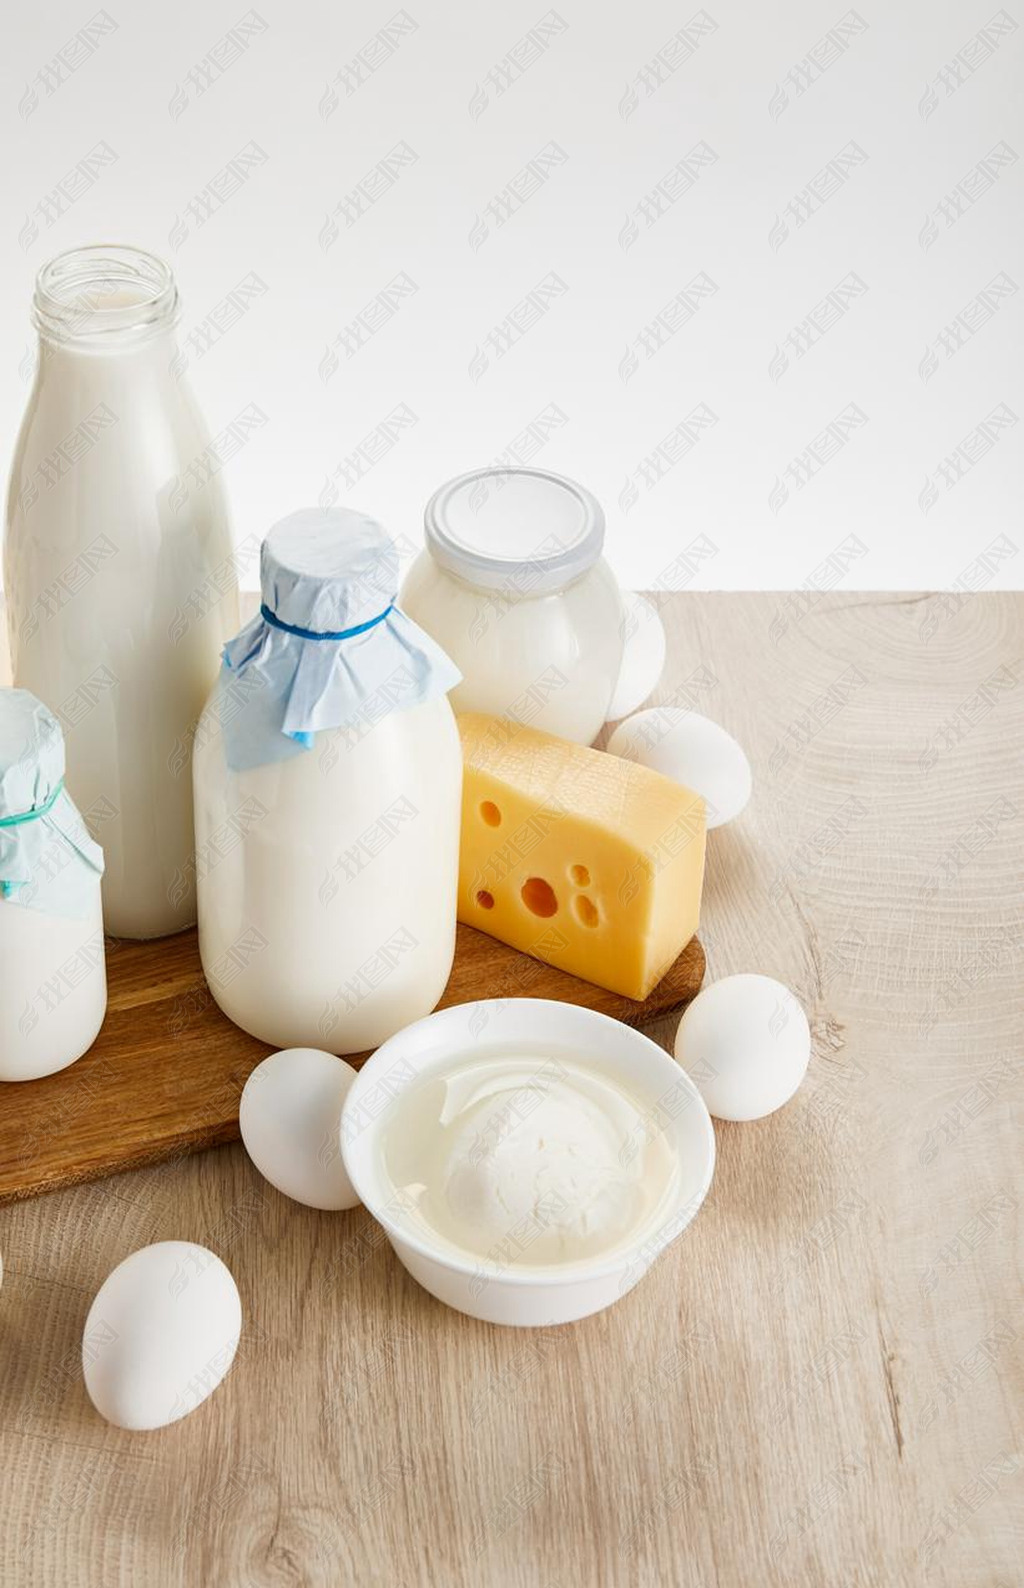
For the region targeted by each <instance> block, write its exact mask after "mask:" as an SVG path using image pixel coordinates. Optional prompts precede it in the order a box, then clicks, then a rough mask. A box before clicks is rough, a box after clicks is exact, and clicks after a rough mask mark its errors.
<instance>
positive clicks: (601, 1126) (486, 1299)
mask: <svg viewBox="0 0 1024 1588" xmlns="http://www.w3.org/2000/svg"><path fill="white" fill-rule="evenodd" d="M341 1150H342V1155H343V1158H344V1162H345V1168H346V1170H347V1172H348V1175H349V1178H350V1180H351V1181H352V1185H353V1188H354V1190H355V1192H356V1193H357V1194H358V1196H359V1198H360V1200H361V1201H362V1202H363V1203H364V1204H365V1205H366V1207H367V1208H368V1209H369V1211H370V1213H371V1214H372V1215H373V1217H374V1218H375V1219H376V1220H377V1221H378V1222H379V1223H380V1224H381V1225H382V1226H383V1228H384V1230H385V1232H386V1234H387V1236H388V1239H389V1240H390V1242H391V1245H392V1247H393V1248H394V1250H395V1252H396V1254H397V1256H398V1258H399V1260H400V1261H401V1262H402V1263H403V1264H404V1266H405V1267H406V1268H407V1269H408V1271H409V1272H410V1273H411V1274H412V1276H413V1278H414V1279H416V1280H418V1281H419V1283H420V1284H421V1285H423V1286H424V1288H425V1289H426V1290H428V1291H430V1293H431V1294H432V1295H434V1296H436V1297H438V1298H439V1300H441V1301H443V1302H446V1303H447V1305H448V1306H451V1307H455V1308H456V1309H457V1310H458V1311H460V1312H465V1313H468V1314H469V1315H470V1316H471V1317H474V1318H482V1319H484V1320H486V1321H488V1322H491V1323H504V1324H517V1325H549V1324H553V1323H568V1322H570V1321H572V1320H573V1319H576V1318H583V1317H586V1316H587V1315H588V1314H590V1313H593V1312H599V1311H601V1310H602V1309H603V1308H604V1307H607V1306H609V1305H611V1303H612V1302H614V1301H617V1300H618V1299H619V1297H620V1296H623V1295H625V1294H626V1292H627V1291H628V1290H631V1289H632V1287H633V1286H634V1285H635V1284H636V1283H637V1281H638V1280H639V1279H641V1278H642V1277H643V1275H644V1274H645V1273H646V1271H647V1269H648V1268H649V1267H650V1265H651V1263H652V1262H653V1261H654V1259H655V1258H656V1257H657V1256H658V1255H659V1254H660V1253H661V1252H662V1251H663V1250H664V1248H665V1247H666V1246H667V1245H668V1244H669V1242H670V1241H672V1240H674V1239H675V1237H676V1236H677V1235H679V1234H681V1232H682V1231H683V1230H684V1229H685V1228H686V1225H687V1224H688V1223H689V1222H690V1220H691V1219H692V1218H693V1216H694V1214H695V1213H696V1212H697V1210H698V1209H699V1207H700V1205H701V1203H702V1202H703V1200H704V1197H705V1196H706V1194H707V1191H708V1187H709V1186H710V1184H711V1177H712V1173H713V1170H714V1160H715V1141H714V1131H713V1127H712V1124H711V1119H710V1116H709V1115H708V1111H707V1109H706V1107H705V1105H704V1103H703V1101H702V1099H701V1096H700V1094H699V1092H698V1090H697V1088H696V1087H695V1086H694V1084H693V1082H692V1081H691V1080H690V1078H689V1076H688V1075H687V1074H686V1072H685V1071H684V1070H683V1069H682V1068H681V1067H680V1066H679V1065H678V1064H676V1063H675V1061H674V1060H673V1059H672V1058H670V1057H669V1055H668V1054H666V1053H665V1052H664V1051H663V1050H662V1049H661V1048H659V1047H658V1046H657V1044H656V1043H654V1042H652V1041H651V1040H650V1038H648V1037H645V1036H643V1035H642V1033H640V1032H638V1031H635V1030H633V1029H632V1028H631V1027H629V1026H625V1025H623V1024H622V1023H621V1022H620V1021H618V1020H613V1019H610V1018H609V1017H608V1016H607V1015H603V1014H599V1013H597V1011H595V1010H593V1009H586V1008H581V1007H578V1006H577V1005H574V1004H563V1003H558V1002H555V1001H549V1000H546V999H540V998H513V999H493V1000H487V999H485V1000H482V1001H480V1002H476V1003H469V1004H459V1005H455V1006H454V1007H452V1008H449V1009H444V1010H439V1011H437V1012H435V1013H434V1014H432V1015H428V1016H427V1017H426V1018H425V1019H423V1020H418V1021H416V1023H415V1024H413V1025H411V1026H408V1027H406V1029H405V1030H404V1031H401V1032H399V1033H398V1034H397V1035H396V1036H394V1037H392V1038H391V1039H390V1040H389V1041H388V1042H385V1043H384V1045H383V1046H382V1047H380V1048H378V1049H377V1051H376V1053H375V1054H374V1055H373V1057H372V1058H370V1059H369V1060H368V1061H367V1062H366V1064H365V1065H364V1066H363V1068H362V1070H361V1071H360V1072H359V1075H358V1078H357V1079H356V1081H355V1082H354V1083H353V1085H352V1087H351V1089H350V1091H349V1093H348V1096H347V1098H346V1100H345V1106H344V1108H343V1110H342V1116H341Z"/></svg>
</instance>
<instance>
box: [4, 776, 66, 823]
mask: <svg viewBox="0 0 1024 1588" xmlns="http://www.w3.org/2000/svg"><path fill="white" fill-rule="evenodd" d="M63 791H64V779H63V778H61V780H60V782H59V783H58V784H57V787H56V788H55V789H54V790H53V793H52V794H51V795H50V796H49V798H48V799H46V800H44V801H43V803H42V805H37V806H36V807H35V809H34V810H30V811H18V813H17V815H15V816H0V827H20V826H21V824H22V822H35V821H38V820H39V818H40V816H48V815H49V813H50V811H52V810H53V807H54V806H55V805H56V803H57V801H58V800H59V799H60V796H61V794H62V793H63Z"/></svg>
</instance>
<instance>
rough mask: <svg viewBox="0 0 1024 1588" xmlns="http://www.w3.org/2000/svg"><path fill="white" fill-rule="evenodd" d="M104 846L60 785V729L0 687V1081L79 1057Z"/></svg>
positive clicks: (97, 978)
mask: <svg viewBox="0 0 1024 1588" xmlns="http://www.w3.org/2000/svg"><path fill="white" fill-rule="evenodd" d="M102 876H103V851H102V850H101V849H100V847H99V845H98V844H97V843H95V842H94V841H93V839H92V838H91V837H90V836H89V833H88V830H87V828H86V826H85V823H84V821H83V820H82V817H81V815H80V813H79V811H78V809H77V807H76V806H75V803H74V801H73V800H72V798H71V796H70V794H69V793H68V791H67V789H66V788H65V787H64V737H63V734H62V732H61V727H60V723H59V722H58V721H57V719H56V717H55V716H54V715H53V713H52V712H51V711H49V710H48V709H47V707H46V706H44V705H43V704H42V702H41V701H39V700H37V699H36V697H35V696H34V695H33V694H30V693H29V691H28V690H27V689H0V1081H31V1080H37V1079H38V1078H39V1077H40V1076H43V1075H52V1074H53V1073H54V1072H55V1071H56V1070H63V1069H65V1068H66V1067H67V1066H68V1065H69V1064H73V1063H74V1062H75V1060H76V1059H80V1058H81V1057H82V1055H83V1053H85V1052H86V1051H87V1049H88V1048H90V1047H91V1046H92V1044H93V1042H94V1041H95V1039H96V1036H97V1034H98V1032H99V1029H100V1026H101V1025H102V1024H103V1017H104V1015H105V1013H106V1008H107V976H106V959H105V954H104V945H103V906H102V903H101V899H100V879H101V877H102Z"/></svg>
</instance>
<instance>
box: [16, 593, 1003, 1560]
mask: <svg viewBox="0 0 1024 1588" xmlns="http://www.w3.org/2000/svg"><path fill="white" fill-rule="evenodd" d="M657 599H658V602H659V605H660V606H661V609H662V611H663V614H664V617H665V620H666V624H667V626H668V628H669V631H670V662H669V668H668V671H667V673H666V677H665V679H664V682H663V685H662V688H661V690H660V692H659V696H658V698H659V699H661V700H666V701H671V700H676V701H679V702H682V703H685V704H690V705H693V706H695V707H696V709H698V710H700V711H704V712H706V713H707V714H708V715H710V716H712V717H714V718H715V719H717V720H718V721H720V722H721V723H723V724H724V725H725V726H726V727H727V728H729V729H730V730H732V731H733V732H734V733H735V734H736V735H737V737H738V738H739V739H740V741H741V742H742V743H743V744H744V745H745V746H746V748H747V750H748V752H749V754H750V757H751V760H752V763H753V767H754V795H753V799H752V801H751V804H750V806H749V807H748V809H747V811H746V812H745V813H744V815H743V816H742V818H740V820H738V821H737V822H736V823H735V824H734V825H733V826H731V827H729V828H726V829H725V830H723V831H721V832H716V833H714V834H712V836H711V840H710V843H709V861H708V873H707V887H706V893H705V906H704V920H703V925H702V937H703V940H704V944H705V947H706V949H707V954H708V977H709V979H713V978H715V977H718V976H723V975H728V974H729V973H731V972H734V971H740V970H756V971H763V972H766V973H767V974H769V975H773V976H777V977H779V978H780V979H781V980H783V981H785V982H786V983H788V984H789V985H790V986H791V987H792V988H793V989H794V990H795V991H796V992H797V994H798V995H799V996H800V997H801V999H802V1000H803V1002H804V1004H805V1007H806V1009H807V1013H808V1016H809V1018H810V1021H811V1027H812V1032H813V1040H814V1051H813V1057H812V1061H811V1068H810V1072H809V1074H808V1078H807V1081H806V1083H805V1085H804V1087H803V1089H802V1091H801V1092H800V1093H799V1094H798V1095H797V1097H796V1099H795V1100H794V1101H793V1102H792V1103H791V1104H790V1105H789V1106H788V1107H787V1108H785V1109H784V1110H782V1111H781V1112H780V1113H778V1114H776V1115H775V1116H774V1117H772V1118H770V1119H768V1120H765V1121H762V1122H760V1123H757V1124H751V1125H722V1126H719V1127H718V1147H719V1160H718V1169H717V1174H716V1177H715V1182H714V1185H713V1187H712V1190H711V1194H710V1197H709V1200H708V1202H707V1204H706V1206H705V1208H704V1210H703V1211H702V1212H701V1214H700V1215H699V1217H698V1218H697V1220H696V1221H695V1223H694V1224H693V1226H692V1227H691V1228H690V1230H689V1231H688V1232H687V1233H686V1234H685V1235H684V1236H683V1237H682V1239H681V1240H679V1241H678V1242H677V1243H675V1244H674V1245H673V1246H672V1247H671V1248H670V1249H669V1251H668V1252H667V1253H666V1254H665V1255H664V1256H663V1257H662V1258H661V1260H660V1261H659V1262H658V1264H657V1265H656V1266H655V1268H654V1269H653V1270H652V1271H651V1273H650V1274H649V1275H648V1276H647V1277H646V1278H645V1279H644V1280H643V1282H642V1283H641V1284H640V1285H639V1286H638V1287H637V1288H636V1289H635V1290H634V1291H632V1292H631V1293H630V1294H629V1295H628V1296H627V1297H626V1298H625V1299H624V1300H622V1301H621V1302H619V1303H618V1305H617V1306H615V1307H614V1308H613V1309H612V1310H611V1311H609V1312H607V1313H605V1314H603V1315H601V1316H598V1317H595V1318H590V1319H587V1320H585V1321H583V1322H581V1323H577V1324H573V1325H570V1326H568V1327H564V1328H560V1329H551V1330H546V1331H539V1332H525V1331H522V1332H521V1331H515V1330H502V1329H497V1328H493V1327H490V1326H488V1325H486V1324H482V1323H476V1322H474V1321H471V1320H470V1319H468V1318H463V1317H461V1316H460V1315H458V1314H456V1313H454V1312H451V1311H448V1310H447V1309H445V1308H444V1307H443V1306H442V1305H441V1304H440V1303H438V1302H436V1301H434V1300H432V1299H431V1298H430V1297H429V1296H427V1295H426V1294H425V1293H424V1292H423V1291H421V1290H419V1289H418V1288H417V1287H416V1285H415V1284H414V1282H413V1281H412V1280H411V1279H410V1278H409V1277H408V1276H407V1275H406V1273H405V1271H404V1270H403V1269H402V1268H400V1267H399V1265H398V1262H397V1261H396V1260H395V1258H394V1257H393V1256H392V1254H391V1252H390V1249H389V1248H388V1247H387V1246H386V1245H384V1244H382V1242H381V1241H380V1239H379V1238H378V1237H377V1235H376V1233H375V1226H374V1225H373V1224H372V1223H371V1221H370V1220H369V1218H368V1216H367V1215H366V1214H364V1213H363V1212H362V1211H361V1210H358V1211H356V1212H353V1213H347V1214H334V1215H330V1214H323V1213H315V1212H311V1211H307V1210H306V1209H304V1208H301V1207H298V1206H297V1205H295V1204H294V1203H291V1202H288V1201H286V1200H285V1199H284V1198H283V1197H281V1196H279V1195H278V1194H277V1193H276V1192H275V1191H273V1190H272V1189H271V1188H270V1187H269V1186H268V1185H266V1183H265V1182H263V1181H261V1179H260V1178H259V1176H258V1175H257V1173H256V1171H255V1170H254V1169H253V1167H252V1165H251V1164H250V1163H249V1161H248V1159H247V1158H246V1156H245V1154H244V1152H243V1151H242V1149H241V1148H240V1147H238V1146H233V1147H225V1148H220V1149H217V1150H214V1151H210V1152H207V1153H205V1154H202V1155H200V1156H198V1157H194V1158H188V1159H183V1160H182V1161H180V1162H177V1163H173V1164H170V1165H165V1166H164V1167H161V1168H159V1169H154V1170H150V1171H145V1172H138V1173H133V1174H125V1175H122V1176H119V1177H117V1178H113V1179H110V1180H107V1181H103V1182H100V1183H97V1184H94V1185H89V1186H84V1187H81V1188H77V1189H75V1190H72V1191H68V1192H62V1193H59V1194H55V1195H52V1196H49V1197H43V1198H41V1199H38V1200H36V1201H32V1202H27V1203H23V1204H20V1205H17V1206H14V1207H11V1208H7V1209H4V1210H3V1213H2V1215H0V1251H2V1253H3V1257H4V1261H5V1264H6V1272H5V1276H4V1283H3V1289H2V1291H0V1350H2V1353H3V1371H2V1379H0V1470H2V1471H3V1474H4V1498H3V1506H2V1512H0V1516H2V1519H0V1582H2V1583H3V1584H4V1585H7V1584H12V1585H17V1588H23V1585H35V1584H46V1585H50V1584H53V1585H61V1588H64V1585H70V1588H94V1585H95V1588H113V1585H121V1584H125V1585H130V1588H150V1585H159V1588H163V1585H164V1584H167V1585H177V1584H188V1585H193V1584H196V1585H202V1588H207V1585H216V1588H235V1585H238V1588H243V1585H245V1588H254V1585H264V1584H266V1585H271V1584H274V1585H277V1584H330V1585H332V1588H334V1585H339V1584H349V1583H351V1584H358V1585H363V1584H371V1583H374V1584H375V1583H380V1584H388V1585H391V1588H400V1585H405V1588H412V1585H420V1584H422V1585H429V1588H447V1585H456V1588H460V1585H463V1584H465V1585H473V1588H476V1585H478V1584H486V1585H496V1588H505V1585H508V1588H519V1585H522V1588H527V1585H529V1588H559V1585H562V1588H569V1585H573V1588H577V1585H580V1588H591V1585H603V1584H620V1583H621V1584H629V1585H634V1584H648V1583H649V1584H657V1585H659V1588H660V1585H662V1584H665V1585H672V1588H676V1585H678V1588H713V1585H714V1588H762V1585H769V1588H770V1585H773V1584H780V1585H786V1588H804V1585H806V1588H898V1585H900V1584H904V1583H907V1584H918V1583H922V1584H925V1583H927V1584H933V1583H934V1584H940V1585H945V1584H948V1585H949V1588H1015V1585H1019V1584H1020V1583H1021V1582H1022V1581H1024V1558H1022V1557H1024V1546H1022V1538H1024V1533H1022V1523H1024V1477H1022V1468H1024V1428H1022V1423H1024V1417H1022V1407H1021V1383H1022V1371H1021V1355H1022V1353H1021V1337H1022V1335H1024V1321H1022V1317H1021V1309H1020V1293H1021V1292H1020V1281H1021V1263H1020V1246H1019V1232H1020V1225H1021V1218H1020V1202H1021V1199H1022V1196H1024V1193H1022V1190H1021V1183H1020V1182H1021V1176H1020V1167H1019V1166H1020V1145H1019V1138H1018V1139H1017V1140H1016V1141H1015V1138H1014V1133H1013V1131H1012V1126H1011V1107H1012V1102H1013V1099H1014V1094H1015V1093H1017V1095H1018V1096H1019V1090H1020V1089H1019V1081H1018V1075H1019V1069H1020V1052H1021V1036H1022V1032H1024V997H1022V993H1021V965H1022V959H1024V955H1022V945H1024V912H1022V880H1024V687H1022V672H1024V661H1022V654H1024V597H1021V596H1017V595H983V596H976V597H970V598H963V597H961V598H956V599H954V598H950V597H941V596H932V597H926V596H912V595H888V596H887V595H856V594H847V593H844V594H841V595H831V596H824V597H808V596H806V595H805V596H778V595H771V594H760V595H706V594H680V595H673V596H659V597H658V598H657ZM485 991H486V989H481V992H485ZM654 1034H655V1035H657V1036H658V1037H659V1038H661V1039H662V1040H664V1041H665V1042H666V1043H667V1042H668V1041H669V1040H670V1038H671V1036H672V1030H671V1026H670V1025H669V1026H668V1028H667V1029H664V1028H663V1029H661V1030H657V1031H656V1032H655V1033H654ZM3 1106H4V1100H3V1097H2V1095H0V1107H3ZM171 1237H181V1238H185V1239H189V1240H196V1241H200V1242H203V1243H205V1244H207V1245H210V1246H212V1247H214V1248H215V1249H216V1250H217V1251H218V1252H219V1253H220V1255H221V1256H222V1257H224V1258H225V1259H226V1261H227V1262H228V1264H229V1266H230V1267H231V1269H232V1271H233V1272H234V1274H235V1276H236V1278H237V1281H238V1285H239V1288H240V1291H241V1295H242V1303H243V1308H244V1314H245V1320H246V1321H245V1326H244V1330H243V1340H242V1345H241V1347H240V1350H239V1355H238V1358H237V1360H236V1363H235V1366H234V1367H233V1369H232V1371H231V1374H230V1376H229V1378H228V1379H227V1381H226V1382H225V1384H224V1385H223V1386H222V1387H221V1388H220V1389H219V1390H218V1391H217V1392H216V1394H215V1395H214V1396H213V1397H212V1399H211V1400H209V1401H208V1402H207V1403H206V1404H205V1405H204V1406H203V1407H201V1408H200V1409H199V1410H198V1411H197V1412H196V1413H195V1414H194V1415H192V1416H190V1417H188V1418H186V1419H185V1420H184V1421H182V1422H180V1423H178V1424H176V1425H175V1426H173V1427H171V1428H169V1429H166V1430H163V1431H162V1432H159V1433H151V1434H127V1433H123V1432H121V1431H119V1430H118V1429H115V1428H111V1427H108V1426H107V1425H106V1424H105V1423H103V1422H102V1421H101V1420H100V1418H99V1417H98V1416H97V1415H96V1414H95V1413H94V1412H93V1410H92V1408H91V1406H90V1403H89V1401H88V1399H87V1397H86V1393H85V1389H84V1387H83V1383H82V1375H81V1368H80V1342H81V1334H82V1326H83V1322H84V1319H85V1315H86V1312H87V1310H88V1307H89V1304H90V1302H91V1300H92V1297H93V1295H94V1294H95V1292H96V1290H97V1288H98V1286H99V1284H100V1283H101V1281H102V1280H103V1278H104V1277H105V1276H106V1274H107V1273H108V1272H109V1270H110V1269H111V1268H112V1267H113V1266H114V1264H115V1263H117V1262H118V1261H119V1260H120V1259H121V1258H122V1257H124V1256H126V1255H127V1254H128V1253H129V1252H131V1251H133V1250H134V1249H135V1248H136V1247H139V1246H142V1245H144V1244H146V1243H147V1242H149V1241H156V1240H162V1239H167V1238H171Z"/></svg>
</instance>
